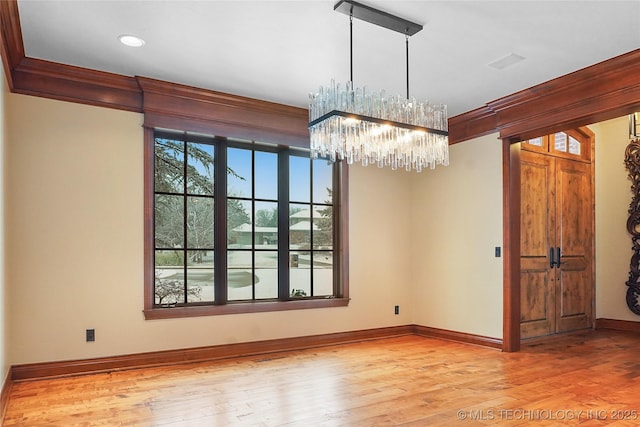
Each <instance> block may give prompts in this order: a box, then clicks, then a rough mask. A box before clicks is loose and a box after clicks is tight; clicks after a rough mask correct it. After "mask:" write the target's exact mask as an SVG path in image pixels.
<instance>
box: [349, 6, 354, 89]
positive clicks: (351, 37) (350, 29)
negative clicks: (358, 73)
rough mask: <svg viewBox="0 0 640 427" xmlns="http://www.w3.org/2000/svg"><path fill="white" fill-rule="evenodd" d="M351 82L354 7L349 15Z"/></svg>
mask: <svg viewBox="0 0 640 427" xmlns="http://www.w3.org/2000/svg"><path fill="white" fill-rule="evenodd" d="M349 62H350V63H349V81H350V82H351V84H353V6H352V7H351V13H350V14H349Z"/></svg>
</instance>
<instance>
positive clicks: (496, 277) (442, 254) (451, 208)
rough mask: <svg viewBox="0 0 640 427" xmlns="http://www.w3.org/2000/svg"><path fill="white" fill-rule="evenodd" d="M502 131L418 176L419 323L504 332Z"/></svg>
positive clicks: (455, 150)
mask: <svg viewBox="0 0 640 427" xmlns="http://www.w3.org/2000/svg"><path fill="white" fill-rule="evenodd" d="M497 138H498V137H497V135H489V136H486V137H483V138H478V139H474V140H471V141H467V142H463V143H459V144H456V145H453V146H451V149H450V157H451V164H450V166H448V167H446V168H436V169H435V170H432V171H427V172H423V173H421V174H416V175H414V176H413V181H412V195H411V196H412V198H411V212H412V248H413V249H412V251H411V256H412V264H413V266H414V268H413V280H412V286H411V294H412V295H413V296H414V298H413V299H412V300H413V302H414V304H413V310H414V316H413V320H414V323H416V324H419V325H425V326H431V327H435V328H441V329H448V330H453V331H459V332H466V333H472V334H477V335H483V336H489V337H496V338H501V337H502V258H496V257H495V247H496V246H500V247H502V152H501V142H500V140H498V139H497Z"/></svg>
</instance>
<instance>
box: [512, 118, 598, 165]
mask: <svg viewBox="0 0 640 427" xmlns="http://www.w3.org/2000/svg"><path fill="white" fill-rule="evenodd" d="M559 132H563V133H566V134H567V144H568V143H569V142H568V137H569V136H571V137H573V138H575V139H577V140H578V141H579V142H580V143H581V144H582V147H581V149H580V154H579V155H577V154H571V153H569V152H562V151H557V150H555V148H554V145H553V138H554V135H555V134H556V133H559ZM541 138H542V140H543V143H542V147H540V146H537V145H532V144H527V143H523V144H522V146H521V149H522V150H526V151H535V152H537V153H542V154H551V155H553V156H554V157H562V158H564V159H571V160H577V161H579V162H585V163H590V162H591V158H592V156H591V152H592V151H593V149H592V148H593V141H594V133H593V132H592V131H591V130H589V128H587V127H584V126H583V127H580V128H576V129H569V130H562V131H558V132H554V133H552V134H548V135H544V136H542V137H541ZM531 139H533V138H531Z"/></svg>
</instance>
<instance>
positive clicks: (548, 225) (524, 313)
mask: <svg viewBox="0 0 640 427" xmlns="http://www.w3.org/2000/svg"><path fill="white" fill-rule="evenodd" d="M556 135H560V134H556ZM564 135H565V137H564V138H565V139H566V140H568V139H569V138H567V134H566V133H564ZM573 135H574V136H575V138H573V137H571V138H573V139H574V140H576V139H577V138H578V137H580V136H581V134H579V133H574V134H573ZM591 135H592V134H591ZM546 138H547V143H546V144H547V148H546V149H545V148H543V147H539V146H537V145H534V146H529V145H528V144H527V143H523V145H522V147H523V149H522V151H521V162H520V174H521V175H520V182H521V184H520V185H521V224H520V226H521V231H520V236H521V247H520V255H521V259H520V271H521V277H520V287H521V288H520V298H521V300H520V313H521V315H520V336H521V339H527V338H533V337H540V336H545V335H552V334H557V333H562V332H569V331H574V330H579V329H586V328H591V327H592V326H593V305H594V304H593V302H594V293H593V292H594V291H593V287H594V286H593V267H592V266H593V258H594V256H593V233H594V225H593V224H594V223H593V211H594V208H593V201H592V199H593V192H592V177H591V176H592V168H591V163H590V161H591V156H590V151H591V149H590V146H591V143H592V140H588V139H587V140H580V141H578V142H579V144H582V146H581V147H579V150H578V151H579V152H578V153H574V154H571V153H568V149H567V150H565V151H564V152H562V151H561V152H559V153H558V152H555V150H554V147H555V145H557V144H554V135H550V136H547V137H546ZM574 142H575V141H574ZM574 145H575V144H574ZM549 147H550V148H549ZM555 148H557V147H555ZM560 148H562V146H560ZM574 150H575V147H574ZM585 150H589V152H588V153H586V152H585Z"/></svg>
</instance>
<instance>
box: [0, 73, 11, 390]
mask: <svg viewBox="0 0 640 427" xmlns="http://www.w3.org/2000/svg"><path fill="white" fill-rule="evenodd" d="M0 79H1V80H2V89H0V188H1V189H2V197H0V381H1V382H0V384H4V379H5V378H6V376H7V373H8V372H9V357H8V351H9V346H8V335H9V319H8V317H9V316H8V298H7V282H6V280H5V237H4V236H5V232H4V230H5V225H4V224H5V202H4V200H5V194H6V193H5V191H4V187H5V172H6V169H5V143H6V141H7V135H6V132H7V125H6V119H5V97H6V96H7V95H6V94H8V93H9V88H8V86H7V79H5V76H4V67H0Z"/></svg>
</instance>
